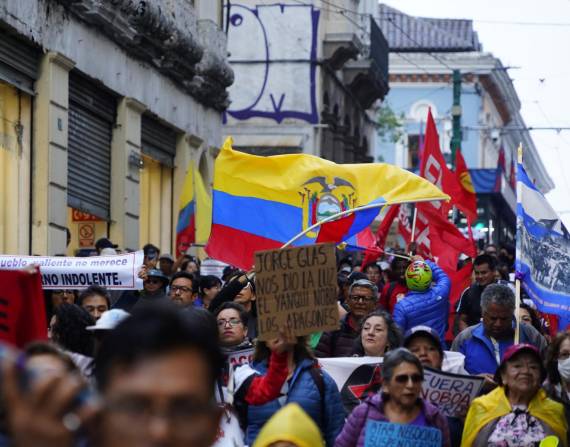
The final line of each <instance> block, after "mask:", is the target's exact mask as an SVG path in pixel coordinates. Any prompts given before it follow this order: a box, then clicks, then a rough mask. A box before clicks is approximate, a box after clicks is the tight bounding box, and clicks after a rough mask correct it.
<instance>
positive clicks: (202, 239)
mask: <svg viewBox="0 0 570 447" xmlns="http://www.w3.org/2000/svg"><path fill="white" fill-rule="evenodd" d="M211 223H212V199H211V197H210V195H209V194H208V191H207V188H206V185H204V181H203V180H202V176H201V175H200V172H199V171H198V170H197V169H196V168H195V166H194V162H193V161H192V162H191V164H190V167H189V169H188V173H187V174H186V178H185V179H184V187H183V189H182V193H181V194H180V211H179V212H178V222H177V224H176V254H177V256H180V254H182V253H185V252H186V250H187V249H188V248H189V247H190V246H191V245H192V244H196V243H198V244H205V243H206V241H207V240H208V236H209V235H210V226H211Z"/></svg>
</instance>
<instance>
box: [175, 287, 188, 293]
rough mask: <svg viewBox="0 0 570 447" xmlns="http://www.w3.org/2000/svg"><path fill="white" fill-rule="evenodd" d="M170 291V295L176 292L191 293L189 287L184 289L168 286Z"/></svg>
mask: <svg viewBox="0 0 570 447" xmlns="http://www.w3.org/2000/svg"><path fill="white" fill-rule="evenodd" d="M170 291H171V292H172V293H176V292H180V293H190V292H192V289H190V288H189V287H185V286H170Z"/></svg>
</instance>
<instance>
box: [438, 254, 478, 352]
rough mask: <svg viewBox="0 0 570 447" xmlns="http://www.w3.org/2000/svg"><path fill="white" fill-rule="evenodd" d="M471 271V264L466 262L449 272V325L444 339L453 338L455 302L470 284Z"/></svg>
mask: <svg viewBox="0 0 570 447" xmlns="http://www.w3.org/2000/svg"><path fill="white" fill-rule="evenodd" d="M472 272H473V264H472V263H468V264H466V265H464V266H463V267H462V268H461V269H460V270H458V271H457V272H454V273H451V274H449V273H448V275H449V279H450V281H451V292H450V293H449V302H450V312H449V325H448V326H449V327H448V330H447V333H446V334H445V339H446V340H449V341H451V340H453V338H454V336H453V324H454V322H455V316H456V313H455V309H457V302H458V301H459V298H460V297H461V293H463V291H464V290H465V289H466V288H467V287H469V285H470V284H471V275H472Z"/></svg>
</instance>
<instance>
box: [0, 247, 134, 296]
mask: <svg viewBox="0 0 570 447" xmlns="http://www.w3.org/2000/svg"><path fill="white" fill-rule="evenodd" d="M143 259H144V253H143V252H142V251H137V252H133V253H127V254H122V255H116V256H92V257H86V258H77V257H64V256H12V255H0V269H7V270H15V269H22V268H24V267H27V266H30V265H37V266H38V267H39V269H40V273H41V276H42V287H43V288H44V289H46V290H54V289H55V290H62V289H81V288H86V287H89V286H90V285H98V286H101V287H105V288H107V289H113V290H136V289H142V288H143V284H142V279H140V278H139V277H138V273H139V270H140V268H141V267H142V265H143Z"/></svg>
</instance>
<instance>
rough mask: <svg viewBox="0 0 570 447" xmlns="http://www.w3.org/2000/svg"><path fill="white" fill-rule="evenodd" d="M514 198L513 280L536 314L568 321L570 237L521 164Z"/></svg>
mask: <svg viewBox="0 0 570 447" xmlns="http://www.w3.org/2000/svg"><path fill="white" fill-rule="evenodd" d="M517 195H519V197H518V204H517V260H516V272H517V278H519V279H520V280H521V284H522V286H523V288H524V290H525V291H526V292H527V294H528V295H529V296H530V298H531V299H532V300H533V301H534V302H535V304H536V306H537V307H538V310H540V311H541V312H545V313H550V314H556V315H559V316H561V317H562V318H563V319H568V318H570V269H568V265H569V262H570V235H569V234H568V231H567V230H566V227H565V226H564V224H563V223H562V221H561V220H560V217H559V216H558V215H557V214H556V212H555V211H554V210H553V209H552V207H551V206H550V204H549V203H548V201H547V200H546V198H545V197H544V196H543V195H542V193H541V192H540V191H539V190H538V189H537V188H536V186H535V185H534V184H533V183H532V181H531V180H530V179H529V178H528V175H527V173H526V171H525V169H524V167H523V165H522V164H521V163H519V164H518V167H517Z"/></svg>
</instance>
